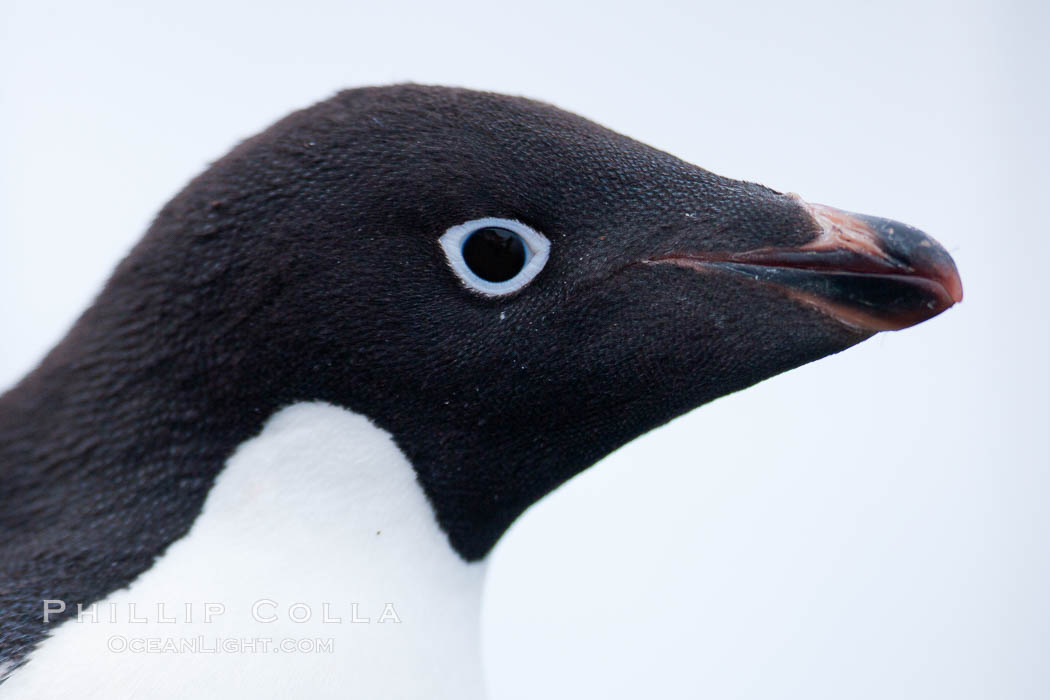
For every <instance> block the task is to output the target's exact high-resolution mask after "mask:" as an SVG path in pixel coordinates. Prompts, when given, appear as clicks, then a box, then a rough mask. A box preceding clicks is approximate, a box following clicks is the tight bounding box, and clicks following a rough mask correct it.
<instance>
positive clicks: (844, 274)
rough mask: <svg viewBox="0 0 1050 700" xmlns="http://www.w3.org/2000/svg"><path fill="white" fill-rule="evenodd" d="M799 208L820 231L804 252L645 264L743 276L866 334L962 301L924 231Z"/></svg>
mask: <svg viewBox="0 0 1050 700" xmlns="http://www.w3.org/2000/svg"><path fill="white" fill-rule="evenodd" d="M798 202H799V204H801V205H802V206H803V207H804V208H805V209H806V210H807V212H808V213H809V214H810V216H812V217H813V220H814V221H815V222H816V224H817V226H818V227H819V228H820V231H821V233H820V235H819V236H817V238H815V239H814V240H812V241H810V242H809V243H807V244H805V245H802V246H800V247H797V248H777V247H770V248H759V249H756V250H749V251H745V252H739V253H732V252H730V253H718V252H705V253H699V254H679V253H672V254H670V255H666V256H662V257H660V258H656V259H652V260H649V261H648V262H650V263H668V264H674V265H680V266H683V267H691V268H694V269H697V270H710V269H712V268H714V269H718V270H721V271H724V272H727V273H730V274H736V275H743V276H746V277H749V278H751V279H752V280H754V281H756V282H759V283H761V284H768V285H773V286H775V287H778V288H780V289H781V290H783V291H784V292H786V293H787V294H788V295H789V296H791V297H792V298H794V299H796V300H797V301H800V302H802V303H805V304H809V305H811V306H814V307H816V308H818V309H820V310H821V311H823V312H824V313H826V314H827V315H829V316H832V317H833V318H835V319H837V320H839V321H840V322H842V323H844V324H846V325H849V326H852V327H854V328H856V329H859V330H861V331H865V332H877V331H887V330H899V329H902V328H907V327H909V326H913V325H915V324H916V323H921V322H922V321H925V320H927V319H929V318H932V317H934V316H936V315H937V314H939V313H941V312H942V311H944V310H945V309H947V308H949V307H951V306H952V305H954V304H956V303H958V302H960V301H962V298H963V291H962V281H961V280H960V279H959V272H958V270H957V269H956V267H955V263H954V261H952V258H951V256H950V255H948V252H947V251H945V250H944V248H942V247H941V245H940V244H939V243H937V242H936V241H935V240H933V239H932V238H930V237H929V236H927V235H926V234H925V233H923V232H922V231H919V230H918V229H915V228H912V227H911V226H908V225H906V224H902V223H900V222H897V221H891V220H889V219H881V218H878V217H874V216H865V215H863V214H853V213H850V212H845V211H841V210H839V209H835V208H833V207H828V206H825V205H823V204H809V203H807V202H804V201H802V200H801V199H798Z"/></svg>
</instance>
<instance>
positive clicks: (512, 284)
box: [440, 217, 551, 297]
mask: <svg viewBox="0 0 1050 700" xmlns="http://www.w3.org/2000/svg"><path fill="white" fill-rule="evenodd" d="M440 241H441V248H442V250H444V251H445V257H446V258H448V262H449V265H451V266H452V271H453V272H455V273H456V276H457V277H459V279H460V280H461V281H462V282H463V284H464V285H466V286H467V287H468V288H469V289H472V290H474V291H476V292H480V293H481V294H484V295H485V296H489V297H497V296H503V295H505V294H510V293H512V292H516V291H518V290H519V289H521V288H522V287H524V286H525V285H526V284H528V283H529V282H531V281H532V278H533V277H535V276H536V275H537V274H538V273H539V271H540V270H542V269H543V266H544V265H546V264H547V257H548V255H549V253H550V247H551V244H550V241H548V240H547V239H546V238H545V237H544V236H543V235H542V234H540V233H538V232H537V231H535V230H533V229H531V228H529V227H528V226H526V225H525V224H523V223H521V222H520V221H514V220H513V219H497V218H493V217H486V218H484V219H474V220H472V221H468V222H466V223H465V224H460V225H458V226H453V227H452V228H450V229H449V230H448V231H445V233H444V235H442V236H441V239H440Z"/></svg>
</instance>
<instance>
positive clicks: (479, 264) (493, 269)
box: [463, 226, 525, 282]
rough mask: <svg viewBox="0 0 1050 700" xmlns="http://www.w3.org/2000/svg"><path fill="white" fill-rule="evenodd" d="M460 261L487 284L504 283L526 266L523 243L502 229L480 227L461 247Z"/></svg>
mask: <svg viewBox="0 0 1050 700" xmlns="http://www.w3.org/2000/svg"><path fill="white" fill-rule="evenodd" d="M463 260H464V261H465V262H466V263H467V267H469V268H470V270H471V272H473V273H474V274H475V275H477V276H478V277H480V278H481V279H483V280H485V281H486V282H506V281H507V280H509V279H512V278H513V277H514V276H515V275H517V274H518V273H519V272H521V268H523V267H525V244H524V243H522V241H521V236H519V235H518V234H516V233H514V232H513V231H508V230H507V229H505V228H496V227H494V226H490V227H488V228H479V229H478V230H477V231H475V232H474V233H472V234H470V236H469V237H468V238H467V241H466V243H464V244H463Z"/></svg>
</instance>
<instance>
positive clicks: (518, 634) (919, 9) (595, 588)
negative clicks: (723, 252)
mask: <svg viewBox="0 0 1050 700" xmlns="http://www.w3.org/2000/svg"><path fill="white" fill-rule="evenodd" d="M730 5H732V7H729V6H730ZM1048 7H1050V4H1048V3H1046V2H1043V1H1039V2H1035V1H1033V2H1014V3H1011V2H981V3H973V2H963V3H960V2H943V3H924V2H880V3H864V4H859V3H858V4H850V3H841V2H823V3H822V2H790V3H785V2H772V1H771V2H764V3H727V2H717V3H697V2H679V3H669V2H645V3H637V4H622V3H596V2H588V3H574V2H567V1H565V0H559V1H558V2H518V3H514V4H513V5H509V6H506V7H498V6H496V5H495V4H494V3H491V2H476V3H465V2H423V1H419V2H390V3H386V2H367V3H357V2H335V1H330V2H325V1H323V0H296V1H295V2H281V3H271V2H259V1H257V0H256V1H250V2H249V1H248V0H242V1H239V2H232V3H216V2H213V0H189V1H187V0H183V1H181V2H178V3H174V2H173V3H167V4H163V5H162V4H159V3H141V2H131V1H128V2H111V1H110V2H90V3H83V2H59V3H56V2H40V1H21V0H16V1H14V2H12V0H3V4H2V5H0V8H2V9H0V21H2V29H0V32H2V34H0V47H2V48H0V70H2V71H3V73H2V75H3V77H2V81H0V86H2V101H3V104H2V109H0V138H2V146H0V148H2V151H0V177H2V178H3V181H2V182H0V217H2V218H0V300H2V302H0V329H2V331H0V333H2V337H0V384H4V385H6V384H9V383H11V382H13V381H15V380H16V379H17V378H18V377H19V376H20V375H21V374H22V373H23V372H24V371H26V370H27V369H28V368H30V367H31V366H32V365H33V363H34V362H35V361H36V360H37V359H38V358H39V357H40V355H41V354H42V353H43V352H44V351H45V350H46V349H47V348H48V347H49V346H50V345H51V344H53V343H54V342H55V341H56V340H57V339H58V338H59V337H60V335H61V334H62V332H63V331H64V329H65V328H66V327H67V326H68V325H69V323H70V322H71V321H72V319H73V318H74V317H75V315H76V314H77V313H78V312H79V311H80V310H81V309H82V307H83V306H84V305H85V303H86V302H87V301H88V300H89V299H90V297H91V295H92V294H93V293H94V292H95V291H96V290H97V289H98V287H99V285H100V284H101V283H102V281H103V280H104V278H105V277H106V275H107V273H108V271H109V270H110V268H111V267H112V266H113V265H114V263H115V262H116V261H117V260H118V259H119V258H120V256H121V255H122V254H123V253H124V252H125V251H126V250H127V249H128V247H129V246H130V245H131V244H132V243H133V242H134V241H135V240H136V239H137V238H138V237H139V235H140V234H141V232H142V231H143V230H144V228H145V227H146V225H147V223H148V222H149V220H150V217H151V216H152V215H153V213H154V212H156V210H157V209H158V208H159V206H160V205H161V204H162V203H163V202H164V201H165V200H166V199H167V198H169V197H170V196H171V195H173V194H174V193H175V191H176V190H177V189H178V188H179V187H181V186H182V185H183V184H184V183H185V182H186V181H187V180H188V179H189V178H190V177H191V176H192V175H194V174H195V173H197V172H198V171H199V170H200V169H201V168H202V167H204V165H205V164H206V163H208V162H209V161H211V160H214V159H215V158H217V157H218V156H220V155H221V154H222V153H223V152H224V151H225V150H227V149H228V148H229V147H230V146H231V145H232V144H233V143H235V142H236V141H237V140H239V139H241V138H243V137H246V136H248V135H250V134H252V133H253V132H255V131H257V130H259V129H261V128H263V127H265V126H266V125H267V124H268V123H270V122H271V121H273V120H274V119H276V118H278V117H280V116H282V115H283V114H285V113H286V112H288V111H289V110H291V109H294V108H297V107H301V106H305V105H307V104H310V103H311V102H313V101H316V100H318V99H321V98H324V97H326V96H327V95H329V94H330V93H331V92H333V91H335V90H336V89H338V88H341V87H347V86H356V85H363V84H374V83H387V82H391V81H402V80H414V81H419V82H433V83H445V84H456V85H465V86H468V87H477V88H487V89H492V90H498V91H503V92H510V93H519V94H525V95H529V96H532V97H536V98H540V99H544V100H547V101H550V102H553V103H555V104H558V105H560V106H562V107H565V108H567V109H570V110H573V111H577V112H579V113H582V114H584V115H586V116H588V117H591V118H593V119H596V120H598V121H600V122H602V123H604V124H606V125H608V126H611V127H613V128H615V129H618V130H620V131H623V132H625V133H627V134H629V135H631V136H634V137H636V138H639V139H641V140H643V141H646V142H648V143H651V144H653V145H655V146H658V147H660V148H663V149H666V150H668V151H671V152H672V153H675V154H676V155H679V156H681V157H684V158H686V159H687V160H690V161H692V162H695V163H697V164H699V165H702V166H704V167H707V168H709V169H712V170H714V171H716V172H719V173H721V174H724V175H729V176H734V177H740V178H746V179H750V180H756V181H759V182H763V183H765V184H768V185H770V186H772V187H774V188H777V189H780V190H788V191H795V192H799V193H801V194H802V195H803V196H805V197H806V198H808V199H810V200H813V201H817V202H824V203H828V204H833V205H836V206H839V207H842V208H846V209H851V210H856V211H862V212H867V213H873V214H880V215H884V216H890V217H893V218H899V219H902V220H904V221H907V222H909V223H912V224H915V225H917V226H919V227H921V228H924V229H925V230H927V231H928V232H930V233H931V234H933V235H934V236H935V237H937V238H938V239H939V240H941V242H943V243H944V244H945V245H946V247H948V248H949V250H950V251H952V253H953V254H954V255H955V256H956V260H957V261H958V264H959V268H960V270H961V271H962V276H963V280H964V283H965V287H966V300H965V302H964V303H963V304H962V306H961V307H959V308H957V309H954V310H952V311H950V312H948V313H946V314H945V315H944V316H942V317H940V318H937V319H935V320H933V321H931V322H929V323H927V324H924V325H922V326H921V327H918V328H915V329H912V330H909V331H906V332H903V333H899V334H891V335H884V336H882V337H878V338H876V339H874V340H871V341H869V342H867V343H866V344H864V345H863V346H861V347H858V348H856V349H853V350H851V351H849V352H847V353H845V354H843V355H840V356H838V357H834V358H830V359H827V360H824V361H821V362H819V363H817V364H815V365H812V366H809V367H806V368H803V369H801V370H798V371H795V372H792V373H789V374H787V375H785V376H782V377H779V378H777V379H774V380H771V381H768V382H766V383H765V384H763V385H761V386H759V387H756V388H754V389H751V390H749V391H747V392H744V393H741V394H738V395H736V396H732V397H730V398H727V399H723V400H721V401H718V402H715V403H714V404H712V405H709V406H707V407H705V408H703V409H701V410H699V411H697V412H695V413H693V414H691V415H689V416H687V417H685V418H682V419H680V420H678V421H677V422H675V423H674V424H672V425H670V426H668V427H666V428H664V429H662V430H659V431H657V432H655V433H653V434H650V435H649V436H647V437H645V438H643V439H641V440H639V441H637V442H635V443H634V444H632V445H630V446H629V447H627V448H626V449H624V450H621V451H620V452H619V453H617V454H615V455H613V456H612V457H610V458H609V459H607V460H605V462H604V463H602V464H601V465H599V466H598V468H596V469H594V470H591V471H590V472H588V473H586V474H584V475H583V476H581V477H579V478H577V479H576V480H574V481H573V482H572V483H570V484H569V485H567V486H566V487H565V488H563V489H561V490H560V491H559V492H557V493H556V494H555V495H554V496H552V497H550V498H548V499H547V500H545V501H544V502H542V503H541V504H539V505H538V506H537V507H536V508H534V509H533V510H532V511H531V512H530V513H529V514H528V515H527V516H526V517H525V518H524V519H523V520H522V521H521V522H520V523H519V524H518V525H516V526H515V528H514V529H513V530H512V531H511V533H510V534H509V536H508V537H507V538H506V539H505V541H504V542H503V543H502V544H501V546H500V547H499V549H498V550H497V551H496V553H495V556H494V560H493V562H492V571H491V580H490V585H489V588H488V597H487V603H486V611H485V635H486V654H487V657H488V667H489V676H490V686H491V689H492V695H493V697H494V698H497V699H498V700H510V699H512V698H536V697H559V698H579V697H595V698H598V697H601V698H637V697H653V698H684V697H697V698H748V699H751V698H806V699H807V700H813V699H815V698H829V699H830V698H835V699H841V698H873V699H874V698H879V699H880V700H881V699H884V698H896V699H899V698H923V699H926V698H953V699H958V698H992V697H994V698H1026V699H1027V698H1031V699H1033V700H1035V699H1044V698H1047V697H1050V536H1048V533H1050V516H1048V514H1047V500H1048V486H1050V478H1048V475H1047V472H1048V468H1050V454H1048V453H1050V449H1048V447H1050V446H1048V437H1047V431H1048V426H1050V416H1048V395H1050V386H1048V365H1050V362H1048V359H1050V352H1048V318H1047V308H1046V301H1047V297H1048V295H1047V284H1048V282H1047V274H1046V269H1047V260H1048V254H1050V249H1048V243H1047V228H1048V225H1047V211H1048V207H1047V201H1048V197H1050V195H1048V192H1050V190H1048V187H1050V178H1048V166H1047V163H1048V162H1050V148H1048V137H1047V128H1048V126H1050V109H1048V101H1050V99H1048V95H1050V87H1048V86H1050V71H1048V66H1050V48H1048V47H1050V9H1048Z"/></svg>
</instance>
